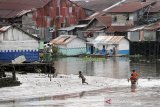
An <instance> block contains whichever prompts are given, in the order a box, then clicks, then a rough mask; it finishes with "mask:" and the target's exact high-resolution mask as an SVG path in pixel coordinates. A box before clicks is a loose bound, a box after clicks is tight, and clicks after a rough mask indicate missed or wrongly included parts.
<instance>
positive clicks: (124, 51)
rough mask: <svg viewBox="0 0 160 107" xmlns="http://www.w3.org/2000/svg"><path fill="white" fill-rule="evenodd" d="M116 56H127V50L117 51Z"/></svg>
mask: <svg viewBox="0 0 160 107" xmlns="http://www.w3.org/2000/svg"><path fill="white" fill-rule="evenodd" d="M118 54H120V55H129V50H119V51H118Z"/></svg>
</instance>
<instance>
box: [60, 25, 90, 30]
mask: <svg viewBox="0 0 160 107" xmlns="http://www.w3.org/2000/svg"><path fill="white" fill-rule="evenodd" d="M86 26H87V24H82V25H74V26H70V27H65V28H61V29H58V30H61V31H71V30H73V29H75V28H83V27H86Z"/></svg>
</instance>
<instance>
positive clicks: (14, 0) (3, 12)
mask: <svg viewBox="0 0 160 107" xmlns="http://www.w3.org/2000/svg"><path fill="white" fill-rule="evenodd" d="M49 1H50V0H0V18H12V17H14V16H15V15H16V14H17V13H19V12H20V11H22V10H30V9H32V8H40V7H43V6H44V5H46V4H47V3H48V2H49Z"/></svg>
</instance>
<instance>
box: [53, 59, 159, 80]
mask: <svg viewBox="0 0 160 107" xmlns="http://www.w3.org/2000/svg"><path fill="white" fill-rule="evenodd" d="M54 66H55V68H56V71H57V72H58V73H60V74H78V71H82V72H83V73H84V74H85V75H88V76H103V77H110V78H128V77H129V76H130V73H131V71H132V70H133V69H135V70H136V71H138V72H139V74H140V75H141V77H142V78H159V77H160V63H159V64H158V63H143V62H136V63H135V62H132V60H131V59H129V58H128V57H115V58H112V57H111V58H107V59H105V58H61V59H58V60H56V61H55V65H54Z"/></svg>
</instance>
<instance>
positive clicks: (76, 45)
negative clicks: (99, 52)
mask: <svg viewBox="0 0 160 107" xmlns="http://www.w3.org/2000/svg"><path fill="white" fill-rule="evenodd" d="M81 47H86V42H85V41H84V40H82V39H79V38H75V39H73V40H72V41H71V42H70V43H68V44H67V48H81Z"/></svg>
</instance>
